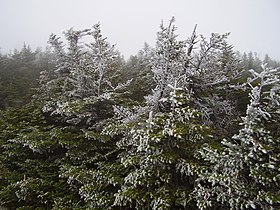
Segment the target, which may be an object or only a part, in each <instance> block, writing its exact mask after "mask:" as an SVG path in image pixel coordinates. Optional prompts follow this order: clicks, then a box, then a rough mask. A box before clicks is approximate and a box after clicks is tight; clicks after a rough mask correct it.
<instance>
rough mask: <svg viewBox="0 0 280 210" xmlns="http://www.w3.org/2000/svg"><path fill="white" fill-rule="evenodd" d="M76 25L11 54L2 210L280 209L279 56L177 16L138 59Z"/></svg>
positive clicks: (1, 162) (5, 70)
mask: <svg viewBox="0 0 280 210" xmlns="http://www.w3.org/2000/svg"><path fill="white" fill-rule="evenodd" d="M64 35H65V38H66V42H63V41H62V40H61V38H60V37H58V36H56V35H54V34H52V35H51V36H50V39H49V47H48V48H47V49H46V50H45V51H43V50H39V49H38V50H36V51H32V50H31V49H30V47H29V46H26V45H24V46H23V48H22V49H21V50H19V51H18V50H15V51H14V53H11V54H7V55H0V109H1V110H2V111H1V112H0V130H1V132H0V209H21V210H23V209H124V210H125V209H171V210H173V209H278V208H280V191H279V189H280V186H279V185H280V173H279V171H280V167H279V166H280V159H279V158H280V153H279V152H280V144H279V143H280V133H279V132H280V131H279V129H278V127H279V126H280V120H279V119H280V70H279V66H280V63H279V62H278V61H275V60H273V59H271V58H270V57H269V56H268V55H266V56H265V58H264V59H263V60H261V59H260V58H259V57H258V56H257V54H256V53H251V52H250V53H248V54H246V53H244V54H241V53H240V52H236V51H234V48H233V46H232V45H230V44H229V43H228V42H227V38H228V36H229V34H214V33H213V34H211V36H210V37H209V38H206V37H204V36H203V35H198V34H197V32H196V29H194V31H193V33H192V34H191V36H190V37H189V38H188V39H186V40H178V35H177V34H176V26H175V19H174V18H172V20H171V21H170V23H169V25H167V26H165V25H164V24H161V25H160V30H159V32H158V33H157V40H156V44H155V46H154V47H151V46H149V45H148V44H146V43H145V44H144V47H143V49H141V50H140V51H139V52H138V54H137V55H133V56H131V57H130V58H129V59H127V60H125V59H124V58H123V56H122V55H121V54H120V53H119V52H118V51H117V50H116V49H115V47H114V45H111V44H110V43H109V42H108V40H107V38H106V37H104V36H103V35H102V33H101V27H100V24H96V25H94V26H93V27H92V28H91V29H85V30H74V29H73V28H71V29H69V30H67V31H66V32H65V33H64ZM85 37H89V39H90V40H91V41H90V42H89V43H85V42H84V41H81V40H84V39H83V38H85ZM87 40H88V39H87Z"/></svg>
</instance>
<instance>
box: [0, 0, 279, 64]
mask: <svg viewBox="0 0 280 210" xmlns="http://www.w3.org/2000/svg"><path fill="white" fill-rule="evenodd" d="M172 16H175V18H176V25H177V27H178V34H180V38H181V39H186V38H187V37H189V36H190V34H191V32H192V30H193V27H194V25H195V24H198V28H197V33H199V34H203V35H205V36H209V35H210V34H211V33H212V32H215V33H216V32H218V33H226V32H231V35H230V38H229V42H230V43H231V44H233V45H234V46H235V49H236V50H239V51H241V52H249V51H253V52H257V53H259V55H260V56H261V57H262V56H264V55H265V54H266V53H268V54H269V55H270V56H271V57H272V58H274V59H277V60H280V24H279V21H280V0H173V1H172V0H0V29H1V31H0V48H1V52H2V53H6V52H9V51H10V50H13V49H14V48H17V49H21V48H22V46H23V43H24V42H25V43H26V44H29V45H30V46H31V47H32V49H35V48H36V47H38V46H41V47H45V46H46V45H47V40H48V37H49V35H50V34H51V33H55V34H57V35H59V36H62V32H63V31H65V30H66V29H68V28H70V27H74V28H75V29H85V28H90V27H91V26H93V25H94V24H95V23H97V22H100V23H101V28H102V31H103V35H104V36H106V37H108V40H109V42H110V43H111V44H117V49H118V50H119V51H120V52H121V53H122V54H123V55H124V56H125V57H126V58H127V57H129V56H130V55H132V54H136V53H137V52H138V51H139V50H140V49H142V47H143V43H144V42H147V43H148V44H150V45H151V46H153V45H154V43H155V40H156V33H157V31H159V25H160V23H161V20H163V21H164V22H165V23H167V22H168V21H169V20H170V19H171V17H172Z"/></svg>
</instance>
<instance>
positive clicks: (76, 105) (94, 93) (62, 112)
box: [40, 24, 129, 124]
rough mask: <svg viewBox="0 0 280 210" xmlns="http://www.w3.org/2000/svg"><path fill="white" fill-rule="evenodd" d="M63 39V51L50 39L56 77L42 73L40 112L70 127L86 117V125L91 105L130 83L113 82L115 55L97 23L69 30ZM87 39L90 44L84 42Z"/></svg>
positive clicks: (59, 44) (59, 45) (61, 47)
mask: <svg viewBox="0 0 280 210" xmlns="http://www.w3.org/2000/svg"><path fill="white" fill-rule="evenodd" d="M65 37H66V40H67V44H68V45H67V48H66V49H65V46H64V44H63V42H62V41H60V38H59V37H57V36H56V35H51V37H50V40H49V43H50V44H51V46H52V47H53V49H54V52H55V53H56V55H57V69H56V70H55V73H56V75H55V78H49V77H48V75H47V72H42V74H41V78H40V82H41V84H42V87H41V89H40V90H41V91H42V92H43V93H42V96H43V100H44V101H43V103H44V106H43V112H46V113H50V114H51V115H54V116H61V117H62V118H64V119H65V121H66V122H68V123H70V124H78V123H80V122H81V121H83V120H84V119H85V118H88V119H87V121H88V122H89V121H90V118H91V117H92V110H90V108H89V107H90V106H91V105H92V103H95V102H96V101H98V100H103V99H104V100H108V99H110V97H111V96H112V94H114V93H115V92H116V91H117V90H120V89H124V88H125V87H126V86H127V85H129V81H128V82H126V83H124V84H118V83H116V81H112V79H113V77H114V74H117V73H118V72H117V71H118V70H117V69H114V70H113V69H112V67H111V66H112V65H113V64H114V62H115V61H116V59H117V52H116V51H115V50H114V46H111V45H110V44H109V43H108V42H107V41H106V38H104V37H103V36H102V34H101V30H100V25H99V24H96V25H94V26H93V29H86V30H82V31H75V30H73V29H72V28H71V29H69V30H68V31H66V32H65ZM88 38H92V39H93V41H92V42H91V43H89V44H86V43H84V40H86V39H88ZM114 71H115V72H114Z"/></svg>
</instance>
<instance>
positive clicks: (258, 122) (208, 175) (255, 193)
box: [194, 66, 280, 209]
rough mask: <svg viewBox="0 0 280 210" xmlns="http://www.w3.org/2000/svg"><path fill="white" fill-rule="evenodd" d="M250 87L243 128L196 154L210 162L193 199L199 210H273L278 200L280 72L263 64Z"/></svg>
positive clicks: (254, 74)
mask: <svg viewBox="0 0 280 210" xmlns="http://www.w3.org/2000/svg"><path fill="white" fill-rule="evenodd" d="M251 72H252V74H253V77H252V78H251V79H250V80H249V82H248V84H249V86H250V87H251V88H252V90H251V94H250V98H251V100H250V103H249V105H248V107H247V111H246V116H245V117H243V118H242V121H243V122H242V123H241V125H242V128H241V129H240V130H239V133H238V134H236V135H234V136H233V137H232V139H229V140H227V139H224V140H223V141H222V142H221V145H209V146H208V147H206V148H204V149H203V150H201V152H200V155H201V157H202V158H203V160H204V161H205V162H208V163H209V164H210V167H209V168H206V169H205V170H204V171H202V172H201V174H200V177H199V179H197V187H196V189H195V192H194V196H195V197H196V199H197V204H198V207H199V208H200V209H207V208H209V207H211V206H223V207H222V208H230V209H277V208H279V206H280V200H279V183H280V182H279V132H278V131H276V130H277V129H276V130H275V128H276V127H278V126H279V111H280V110H279V96H280V95H279V93H280V92H279V84H280V83H279V81H280V80H279V70H278V69H270V68H267V67H266V66H263V71H262V72H260V73H257V72H256V71H254V70H251Z"/></svg>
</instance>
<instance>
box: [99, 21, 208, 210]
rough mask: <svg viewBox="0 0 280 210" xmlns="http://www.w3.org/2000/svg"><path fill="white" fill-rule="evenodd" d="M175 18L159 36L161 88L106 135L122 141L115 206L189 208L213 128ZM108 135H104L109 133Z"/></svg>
mask: <svg viewBox="0 0 280 210" xmlns="http://www.w3.org/2000/svg"><path fill="white" fill-rule="evenodd" d="M175 31H176V28H175V26H174V19H172V20H171V21H170V24H169V25H168V26H167V27H165V26H164V25H163V24H161V31H160V32H159V33H158V39H157V43H156V48H155V51H154V57H153V59H152V71H153V73H154V81H155V88H154V89H153V93H152V95H149V96H147V97H146V105H145V106H143V107H141V106H139V107H135V106H134V107H132V108H129V107H120V106H118V107H115V110H116V114H117V117H118V120H115V121H114V124H112V125H109V127H108V128H107V129H106V130H105V131H106V132H107V134H111V135H114V134H115V136H119V137H121V138H120V139H119V140H118V142H117V146H118V148H119V150H120V151H121V152H120V154H119V156H118V157H119V160H120V164H121V167H122V168H123V169H122V171H123V172H124V174H123V175H122V177H123V181H122V183H123V184H122V186H121V188H120V189H119V191H118V192H117V193H116V194H115V196H116V197H115V202H114V205H115V206H125V207H133V208H136V209H141V208H148V209H149V208H152V209H173V208H177V207H185V208H188V207H190V206H191V204H190V203H188V198H189V193H190V192H191V189H192V187H193V180H194V176H195V171H196V170H197V167H198V162H196V159H195V158H194V157H193V154H194V151H195V150H196V149H198V148H199V147H200V145H201V144H202V143H203V142H204V141H206V138H207V137H208V135H207V132H208V130H207V128H206V127H205V126H203V125H202V124H200V121H201V115H200V113H199V112H198V111H197V110H196V109H194V108H193V107H192V104H193V95H192V91H191V90H190V89H188V87H189V81H188V76H189V74H188V73H186V67H185V63H186V62H187V61H188V54H187V50H188V48H187V47H186V42H184V41H178V40H177V35H176V34H175ZM105 131H104V132H105Z"/></svg>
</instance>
